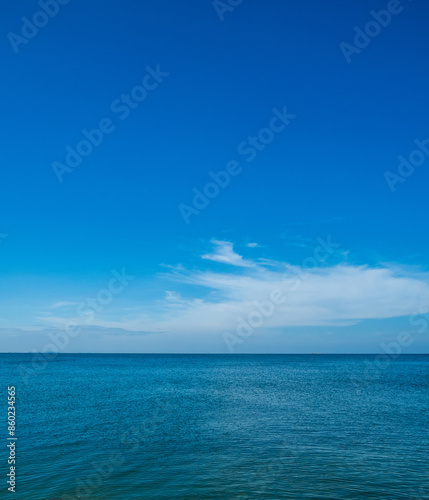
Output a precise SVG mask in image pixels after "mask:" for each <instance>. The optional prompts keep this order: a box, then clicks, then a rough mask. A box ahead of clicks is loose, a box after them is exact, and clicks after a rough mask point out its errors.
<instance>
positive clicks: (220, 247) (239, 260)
mask: <svg viewBox="0 0 429 500" xmlns="http://www.w3.org/2000/svg"><path fill="white" fill-rule="evenodd" d="M212 243H213V244H214V245H215V250H214V253H210V254H205V255H203V256H202V258H203V259H207V260H213V261H215V262H222V263H223V264H230V265H232V266H238V267H254V266H255V264H254V263H253V262H251V261H249V260H245V259H243V257H242V256H241V255H239V254H238V253H236V252H234V249H233V244H232V243H231V242H229V241H218V240H212Z"/></svg>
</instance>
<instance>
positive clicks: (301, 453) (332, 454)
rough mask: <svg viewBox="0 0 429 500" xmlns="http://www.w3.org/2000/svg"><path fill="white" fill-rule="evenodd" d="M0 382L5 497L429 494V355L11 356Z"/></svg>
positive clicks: (112, 499)
mask: <svg viewBox="0 0 429 500" xmlns="http://www.w3.org/2000/svg"><path fill="white" fill-rule="evenodd" d="M36 368H37V369H36ZM0 381H1V387H2V390H3V393H4V396H3V400H4V409H3V411H4V424H3V426H2V429H3V430H2V439H3V443H4V445H3V451H2V453H1V461H0V470H1V474H2V476H3V481H2V487H1V488H2V489H1V490H0V498H15V499H19V500H21V499H22V500H66V499H68V500H70V499H78V498H79V499H84V498H88V499H97V500H117V499H126V500H134V499H159V500H164V499H165V500H167V499H181V500H182V499H183V500H185V499H186V500H188V499H189V500H190V499H237V500H238V499H241V500H244V499H253V498H254V499H259V498H261V499H265V498H266V499H330V500H337V499H364V498H369V499H371V498H373V499H428V498H429V448H428V444H429V418H428V417H429V397H428V396H429V356H428V355H401V356H399V357H397V358H393V357H388V356H384V357H383V358H380V357H376V356H374V355H372V356H369V355H174V354H169V355H160V354H157V355H155V354H60V355H57V356H56V357H54V359H52V360H51V361H50V362H49V363H46V364H39V365H38V364H37V363H34V358H33V355H32V354H0ZM12 385H13V386H15V387H16V393H17V438H18V440H17V457H18V461H17V476H16V477H17V492H16V493H15V494H14V493H10V492H8V491H7V484H6V473H7V467H8V465H7V458H8V457H7V451H8V449H7V447H6V443H7V441H6V438H7V424H6V420H7V418H6V417H7V404H6V402H7V387H8V386H12Z"/></svg>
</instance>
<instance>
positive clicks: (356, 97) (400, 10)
mask: <svg viewBox="0 0 429 500" xmlns="http://www.w3.org/2000/svg"><path fill="white" fill-rule="evenodd" d="M42 3H43V2H42ZM225 3H226V2H225ZM388 5H390V6H391V7H392V9H393V10H394V12H395V13H391V14H390V17H391V19H390V22H387V23H386V22H385V24H387V25H386V26H384V27H380V28H379V29H378V31H379V33H378V34H377V35H376V36H373V37H372V38H368V41H367V45H366V47H362V48H361V49H359V50H360V52H359V53H358V51H355V52H354V53H352V55H351V56H349V61H348V60H347V57H346V56H345V54H344V47H343V48H342V46H341V45H340V44H341V43H342V42H344V43H347V44H350V45H352V44H353V43H354V37H355V36H356V32H355V31H354V28H355V27H359V28H361V29H363V30H365V26H366V25H367V23H368V22H369V21H373V20H374V16H373V14H371V10H374V11H377V12H379V11H380V10H382V9H384V10H385V9H387V8H388ZM215 7H216V6H215V5H213V3H212V2H211V1H209V0H207V1H205V0H204V1H193V2H191V1H186V0H185V1H181V2H174V1H171V0H170V1H165V0H160V1H157V2H139V1H137V0H130V1H128V2H118V1H110V0H109V1H105V2H100V1H98V2H84V1H82V0H70V1H69V2H68V3H67V4H65V5H59V7H58V13H57V14H56V15H54V16H53V17H52V18H49V19H48V22H47V24H46V25H45V26H43V27H40V28H39V29H38V32H37V33H36V34H35V36H33V37H32V38H29V39H26V40H25V43H24V42H22V39H21V42H22V43H21V42H19V43H17V42H16V41H15V42H11V40H13V37H12V38H11V35H10V33H14V34H16V35H20V36H22V35H21V31H22V29H23V23H24V21H23V20H22V18H23V17H26V18H28V19H29V20H30V21H31V20H32V19H33V16H34V14H35V13H37V12H38V11H40V10H41V7H40V5H39V4H38V3H37V2H35V1H30V0H25V1H20V2H8V3H7V4H5V5H4V6H3V7H2V15H1V16H0V19H1V20H0V26H1V31H0V32H1V33H2V36H3V42H2V43H1V44H0V51H1V57H2V61H3V69H4V70H3V78H2V79H1V81H0V91H1V94H2V96H3V98H2V105H1V108H2V118H3V119H2V130H1V135H2V164H3V168H2V169H1V183H0V186H1V196H0V207H1V212H0V213H1V218H0V238H1V239H0V259H1V260H0V262H1V276H0V277H1V281H2V283H3V286H2V287H1V291H0V299H1V303H2V306H1V308H0V321H1V327H2V330H0V339H1V340H0V349H1V350H3V351H9V350H13V351H14V350H16V351H18V350H23V351H29V350H31V349H35V350H42V348H43V347H44V346H45V344H46V341H47V340H46V339H47V332H48V331H53V330H58V331H63V330H64V325H65V324H66V322H67V321H75V322H76V323H77V324H80V325H81V324H84V326H83V327H82V331H81V332H80V334H79V335H76V336H75V337H73V338H72V339H69V340H70V341H69V342H68V345H67V347H66V350H69V351H100V352H103V351H117V350H119V351H122V352H135V351H137V352H151V351H157V352H162V351H167V352H170V351H179V352H190V351H198V352H205V351H207V352H228V346H227V343H226V342H225V338H224V334H225V332H230V333H231V334H232V335H235V334H234V332H235V331H236V327H237V324H238V322H239V319H237V318H244V319H245V320H246V318H247V317H248V315H249V314H251V313H252V310H253V309H254V307H255V306H254V305H252V304H253V302H254V301H258V300H259V301H263V300H264V298H265V297H266V296H267V294H268V296H269V294H270V293H271V292H270V291H271V290H272V289H273V288H276V287H277V284H278V279H279V276H280V275H282V274H283V273H284V271H285V270H288V269H289V272H290V267H289V265H293V266H297V268H298V269H301V268H302V267H305V265H306V264H305V262H310V261H305V259H306V258H307V257H309V256H313V255H314V250H315V248H317V246H318V244H319V243H318V241H317V239H318V238H322V239H324V241H326V239H327V238H328V237H329V236H331V238H332V241H334V242H335V243H337V244H338V246H336V247H335V251H333V252H332V253H328V255H327V258H324V259H322V260H320V261H317V264H316V265H315V268H314V269H313V270H311V271H307V273H308V275H306V277H305V279H301V283H300V285H299V287H298V289H297V290H294V291H293V293H291V291H290V290H288V291H286V292H285V293H286V295H287V297H286V299H285V302H284V303H282V304H281V305H279V306H276V308H275V311H274V312H273V313H272V314H271V315H269V316H267V317H264V320H263V322H262V324H261V326H258V327H255V329H254V331H252V333H251V334H250V335H249V336H248V337H247V338H246V339H245V341H243V342H239V343H236V345H235V347H234V349H235V352H313V351H322V352H367V351H370V352H378V351H380V350H381V348H380V343H381V342H390V341H393V340H395V339H396V337H397V335H398V334H399V332H400V331H403V330H407V331H409V332H410V335H411V336H412V338H413V343H412V345H409V346H407V347H406V348H404V352H427V351H428V349H429V342H428V340H427V335H428V331H429V330H427V328H426V327H425V330H424V331H423V332H421V333H417V331H418V329H419V328H418V327H416V326H411V325H410V321H409V315H410V314H414V313H415V312H416V311H417V310H418V309H421V310H420V311H419V312H420V313H421V312H424V311H423V309H424V307H426V308H427V307H428V304H429V301H428V299H429V279H428V274H427V270H428V266H429V254H428V252H427V249H428V243H429V233H428V231H427V213H428V196H427V186H428V181H429V144H428V151H427V152H425V153H424V154H423V153H422V154H421V156H422V160H421V163H422V164H421V165H419V166H416V167H415V171H414V172H413V173H412V174H411V175H409V176H408V177H404V176H402V177H401V179H402V181H403V182H399V181H397V180H396V181H393V184H392V181H390V185H389V183H388V182H387V180H386V175H385V173H386V172H392V173H393V174H396V175H398V165H399V163H400V160H399V159H398V157H399V156H400V155H402V156H404V157H405V158H406V159H408V157H409V155H410V154H411V153H412V152H413V150H415V149H417V146H416V144H415V142H414V141H415V140H422V141H424V140H425V139H429V121H428V110H429V94H428V92H427V89H428V88H429V70H428V65H427V47H428V44H427V42H428V30H427V19H428V15H429V5H428V4H427V3H425V2H423V1H421V0H420V1H418V0H413V1H409V0H402V1H401V2H399V1H398V2H396V3H395V2H393V4H392V3H391V2H390V3H389V2H386V1H384V0H383V1H375V2H374V1H360V2H353V3H350V2H347V3H346V2H339V1H327V2H318V1H316V0H313V1H300V2H292V1H285V2H269V3H267V2H263V1H262V0H243V2H242V3H241V4H239V5H237V6H236V7H234V8H229V9H228V10H227V11H225V12H224V13H223V14H222V13H221V14H220V15H219V13H218V12H217V11H216V8H215ZM217 9H218V10H219V9H220V7H219V5H218V6H217ZM36 17H37V16H36ZM220 17H223V18H224V19H223V20H221V19H220ZM37 19H39V20H41V21H40V22H41V23H42V24H43V19H44V18H43V16H42V17H40V16H39V18H37ZM36 22H37V21H36ZM24 29H25V28H24ZM26 29H27V33H28V30H31V28H28V27H27V28H26ZM368 29H371V27H370V28H368ZM373 29H375V30H377V27H375V28H374V25H373ZM8 34H9V35H8ZM30 34H31V31H30ZM15 40H17V39H15ZM14 43H15V50H14V47H13V44H14ZM358 43H359V41H358ZM361 43H362V42H361ZM365 43H366V42H365V39H364V42H363V45H365ZM158 65H159V70H160V71H161V74H162V75H163V76H161V77H158V79H159V80H160V81H158V82H157V81H156V79H155V78H154V77H153V76H148V77H147V78H146V80H144V79H145V77H146V75H148V70H147V67H148V66H149V67H150V68H152V69H151V70H150V71H149V74H150V72H153V71H156V68H157V66H158ZM167 74H168V76H167ZM143 80H144V81H145V82H146V83H147V85H148V88H149V87H150V89H149V90H147V96H146V98H145V99H144V100H143V101H142V102H139V103H136V102H135V101H131V102H132V108H133V109H129V111H130V112H129V115H128V116H126V118H125V119H121V118H124V115H125V114H126V113H125V111H123V112H122V113H123V114H122V113H120V112H119V111H118V108H117V106H119V104H118V103H117V101H115V100H117V99H122V97H121V96H124V95H126V94H130V92H131V91H132V89H134V87H136V86H137V85H142V81H143ZM155 84H156V85H155ZM155 87H156V88H155ZM139 92H146V90H145V91H142V90H141V89H140V90H138V89H137V90H135V93H136V94H135V95H142V94H141V93H140V94H139ZM115 102H116V108H115V104H114V103H115ZM129 102H130V101H129ZM112 105H113V108H112ZM285 106H286V108H287V113H288V114H291V115H295V116H294V118H292V119H290V120H289V123H288V124H286V125H285V126H284V127H283V129H282V130H281V131H280V130H279V131H276V132H272V133H271V136H270V135H269V132H267V131H265V132H261V133H262V137H263V138H264V137H265V138H267V137H268V139H266V140H267V144H266V145H263V146H260V144H261V142H258V147H259V148H260V149H261V150H258V147H256V146H255V148H256V149H255V151H256V155H252V156H255V158H254V159H253V160H252V161H247V160H248V159H250V157H251V154H250V153H247V154H243V150H245V148H247V147H248V146H247V145H245V146H243V144H242V143H243V142H244V141H246V142H249V141H252V139H249V136H258V134H259V133H260V131H261V129H264V128H266V127H269V126H270V123H275V126H276V130H278V129H279V128H282V127H281V125H282V123H281V121H280V120H279V119H277V121H275V122H273V121H272V120H273V117H274V116H276V113H279V114H281V113H282V112H283V110H284V107H285ZM128 108H130V106H128ZM274 108H275V109H276V110H277V111H273V109H274ZM115 109H116V111H115ZM127 113H128V112H127ZM104 118H107V119H109V120H110V122H109V123H110V124H111V125H110V127H111V128H110V130H112V129H114V130H113V131H112V132H111V133H109V134H105V135H104V139H103V141H102V142H101V144H100V145H98V146H94V147H93V151H92V153H91V154H90V155H89V156H87V157H85V158H83V160H82V161H81V163H80V164H79V165H78V166H77V167H75V168H74V169H73V170H72V171H70V172H66V173H64V174H63V175H62V182H59V180H58V177H57V175H56V174H55V172H54V169H53V166H52V164H53V162H61V163H63V164H64V163H65V157H66V147H67V146H70V147H71V148H74V149H76V146H77V144H78V143H79V142H80V141H81V140H82V139H84V136H83V134H82V130H83V129H86V130H91V129H94V128H96V127H98V126H99V123H100V121H101V120H103V119H104ZM264 134H265V135H264ZM267 134H268V135H267ZM271 139H272V140H271ZM428 143H429V141H428ZM240 145H241V153H240V151H239V150H238V148H239V146H240ZM262 148H263V149H262ZM419 158H420V157H419V155H418V154H417V159H419ZM228 162H237V163H235V166H236V169H237V170H239V171H240V172H239V173H238V175H235V176H231V179H230V183H229V185H228V186H227V187H225V188H219V189H218V190H219V194H218V196H216V197H214V198H212V199H211V200H209V203H208V204H207V207H205V208H203V209H202V210H199V213H198V214H196V213H193V214H191V215H190V216H189V217H188V220H187V221H185V218H186V217H184V216H183V213H182V212H183V205H181V204H185V205H187V206H188V207H191V208H192V202H193V197H194V193H193V189H194V188H197V189H199V190H203V189H204V187H205V186H206V184H207V183H208V182H209V181H211V180H212V179H211V177H210V175H209V172H210V171H213V172H218V171H219V170H225V168H226V165H227V164H228ZM408 168H409V167H408ZM69 170H70V168H69ZM392 185H393V189H394V192H392V189H391V186H392ZM180 206H181V207H182V212H181V209H180ZM187 222H189V223H187ZM6 235H7V236H6ZM313 264H314V263H313ZM123 268H125V269H126V272H127V273H128V274H130V275H132V276H134V277H135V278H134V279H133V280H132V281H131V282H130V283H129V284H128V285H127V286H126V287H125V288H124V290H122V291H121V292H120V293H119V292H118V293H117V294H116V293H115V294H114V295H113V299H112V300H111V302H109V303H108V304H106V305H104V306H103V307H102V308H101V310H100V311H96V313H95V314H94V315H93V316H94V317H93V318H92V319H91V321H89V320H88V317H89V316H91V313H90V312H89V309H88V307H87V308H86V309H85V311H86V313H85V314H84V316H82V314H81V315H80V316H79V314H78V313H77V312H76V307H77V305H79V304H80V303H81V302H82V301H86V299H87V297H92V296H96V295H97V293H98V292H99V291H100V290H101V289H103V288H106V286H107V284H108V283H109V280H110V279H111V278H112V274H111V270H112V269H116V270H117V271H118V272H120V271H121V270H122V269H123ZM264 287H267V288H266V289H265V288H264ZM261 290H265V291H264V292H263V293H262V291H261ZM261 294H262V295H261ZM252 308H253V309H252ZM422 308H423V309H422ZM99 309H100V307H99ZM81 311H82V309H81ZM295 315H296V318H295ZM83 318H84V319H85V321H83ZM422 321H424V322H425V323H426V320H422ZM422 324H423V323H422ZM422 328H423V327H422ZM422 328H420V329H422ZM240 340H243V339H240Z"/></svg>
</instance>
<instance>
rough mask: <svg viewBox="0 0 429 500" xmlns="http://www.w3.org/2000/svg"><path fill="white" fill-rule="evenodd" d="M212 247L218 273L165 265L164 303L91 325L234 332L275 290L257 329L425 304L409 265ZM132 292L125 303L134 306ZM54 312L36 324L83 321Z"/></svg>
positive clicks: (341, 321)
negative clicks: (278, 256)
mask: <svg viewBox="0 0 429 500" xmlns="http://www.w3.org/2000/svg"><path fill="white" fill-rule="evenodd" d="M213 244H214V246H215V248H214V251H213V252H212V253H210V254H205V255H203V256H202V257H203V258H204V259H205V260H206V261H209V262H210V261H214V262H218V263H223V264H228V266H225V268H224V269H222V270H221V271H219V270H216V271H214V270H212V269H210V268H209V269H205V270H204V269H186V268H185V267H184V266H179V267H178V266H175V267H171V268H168V271H167V272H166V273H164V274H163V275H162V276H161V277H160V280H165V279H167V280H168V281H169V283H168V285H167V286H165V288H164V290H165V295H164V297H163V298H159V299H157V300H152V301H150V302H148V301H147V300H145V301H143V302H141V303H140V304H139V305H140V307H138V308H133V307H126V308H121V307H117V308H115V310H108V311H107V310H106V311H103V312H101V313H99V314H98V313H97V314H96V315H95V317H94V319H93V321H92V322H91V325H93V326H98V327H103V328H111V329H112V328H113V329H121V330H128V331H135V332H139V331H140V332H141V331H144V332H153V333H157V332H170V333H177V334H183V335H185V334H186V335H188V334H192V335H205V334H209V333H210V332H211V333H216V332H219V333H222V332H224V331H225V330H230V329H231V328H234V327H235V325H236V324H237V319H238V318H240V317H246V316H247V315H248V314H249V313H250V312H251V311H254V310H255V307H257V304H261V303H263V302H265V301H267V300H269V298H270V296H271V294H272V292H273V291H274V290H278V291H280V292H281V294H282V296H283V297H284V301H283V302H282V303H281V304H280V305H277V306H276V308H275V311H274V313H273V314H272V315H270V316H269V317H267V318H266V320H265V321H264V328H280V329H282V328H288V327H296V326H332V327H334V326H344V325H352V324H356V323H358V322H360V321H363V320H367V319H383V318H395V317H400V316H407V315H410V314H414V313H416V312H417V311H418V310H420V311H421V310H422V309H425V310H427V308H428V305H429V275H428V273H426V272H424V271H421V270H418V269H416V268H409V267H405V266H399V265H395V266H390V265H388V264H383V265H379V266H377V267H370V266H367V265H351V264H348V263H347V262H345V261H343V262H341V263H336V264H335V265H331V266H329V265H327V263H326V262H324V263H323V264H322V261H321V263H320V266H319V267H317V266H316V267H313V268H312V269H305V266H291V265H290V264H289V263H288V262H286V261H274V260H262V259H254V260H246V259H244V258H243V257H242V256H241V255H239V254H237V253H236V252H234V250H233V244H232V243H231V242H228V241H218V240H214V241H213ZM339 254H340V255H341V254H342V252H340V251H339ZM336 262H338V261H336ZM217 269H219V268H217ZM159 285H160V284H158V285H157V286H158V287H159ZM184 290H186V293H182V292H183V291H184ZM179 292H180V293H179ZM130 293H131V289H130ZM135 293H136V296H135V297H134V298H133V299H132V305H136V304H138V300H139V299H138V295H137V292H135ZM64 303H66V302H58V303H57V304H64ZM129 305H130V304H127V306H129ZM57 311H61V314H59V312H58V313H57V314H56V317H40V316H39V317H38V318H37V319H38V320H39V321H40V322H41V323H42V324H45V325H50V326H51V327H64V324H65V322H66V321H68V320H74V321H76V322H77V323H79V321H82V317H80V318H79V317H77V318H70V317H68V316H67V314H66V310H64V312H62V310H61V307H58V308H57Z"/></svg>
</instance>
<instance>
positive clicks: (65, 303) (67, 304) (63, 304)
mask: <svg viewBox="0 0 429 500" xmlns="http://www.w3.org/2000/svg"><path fill="white" fill-rule="evenodd" d="M76 304H77V302H68V301H66V300H64V301H62V302H55V304H52V305H51V309H58V308H59V307H71V306H75V305H76Z"/></svg>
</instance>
